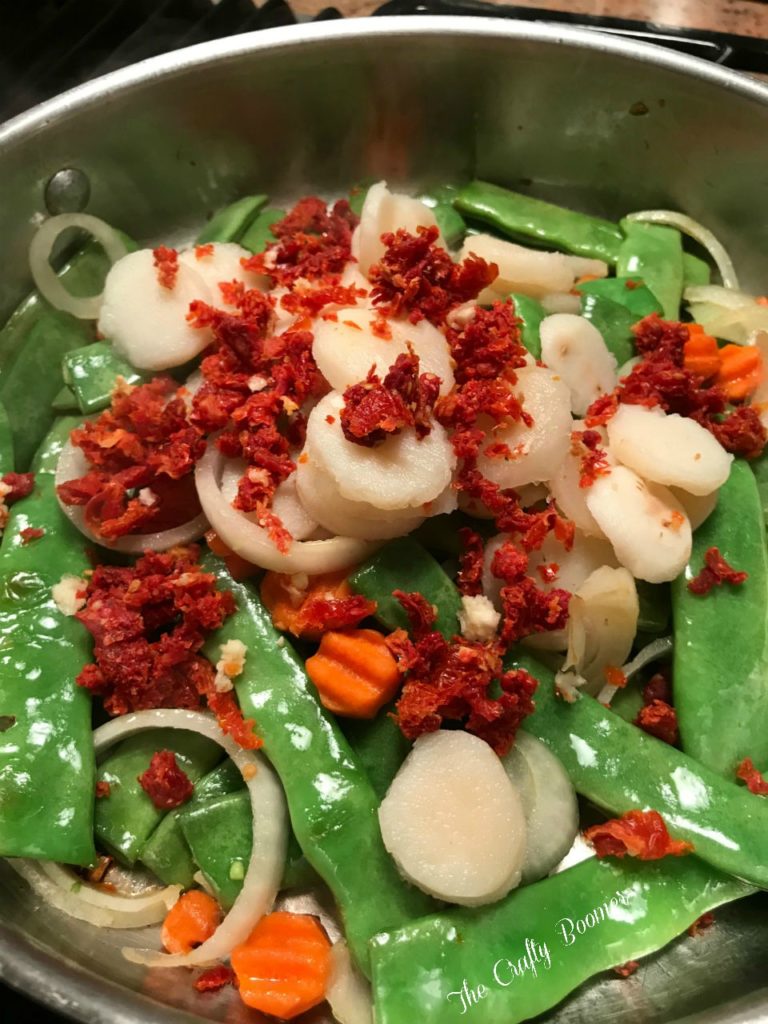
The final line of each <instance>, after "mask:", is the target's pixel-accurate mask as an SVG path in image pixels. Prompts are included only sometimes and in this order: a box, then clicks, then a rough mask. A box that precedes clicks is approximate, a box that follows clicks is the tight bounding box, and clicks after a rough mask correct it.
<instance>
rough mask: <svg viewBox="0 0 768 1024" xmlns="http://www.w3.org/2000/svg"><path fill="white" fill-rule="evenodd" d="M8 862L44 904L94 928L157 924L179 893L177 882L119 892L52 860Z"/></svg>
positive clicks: (143, 926) (179, 887)
mask: <svg viewBox="0 0 768 1024" xmlns="http://www.w3.org/2000/svg"><path fill="white" fill-rule="evenodd" d="M8 863H9V864H10V865H11V867H12V868H13V869H14V870H15V871H17V872H18V873H19V874H20V875H21V877H22V878H24V879H25V880H26V881H27V882H29V884H30V886H31V887H32V889H34V891H35V892H36V893H37V895H38V896H40V898H41V899H42V900H44V901H45V903H46V904H47V905H48V906H51V907H55V909H56V910H59V911H61V913H62V914H66V915H67V916H68V917H74V918H77V920H78V921H86V922H87V923H88V924H92V925H94V926H95V927H96V928H145V927H147V926H148V925H152V924H159V923H160V921H162V920H163V919H164V918H165V915H166V914H167V913H168V911H169V910H170V909H171V907H172V906H173V905H174V903H175V902H176V900H177V899H178V898H179V896H180V894H181V886H180V885H169V886H167V887H166V888H164V889H156V890H154V891H153V892H150V893H147V894H146V895H145V896H120V895H118V894H117V893H113V892H106V891H104V890H102V889H95V888H93V887H92V886H90V885H88V884H87V883H86V882H84V881H83V880H82V879H81V878H79V877H78V876H77V875H75V874H74V873H73V872H72V871H69V870H67V868H64V867H62V866H61V864H57V863H55V862H54V861H49V860H42V861H37V860H26V859H24V860H9V861H8Z"/></svg>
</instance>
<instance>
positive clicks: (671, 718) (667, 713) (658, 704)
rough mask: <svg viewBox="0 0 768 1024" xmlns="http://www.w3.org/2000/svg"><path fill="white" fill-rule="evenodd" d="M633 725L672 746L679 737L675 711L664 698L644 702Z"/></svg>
mask: <svg viewBox="0 0 768 1024" xmlns="http://www.w3.org/2000/svg"><path fill="white" fill-rule="evenodd" d="M635 725H638V726H640V728H641V729H642V730H643V731H644V732H647V733H649V734H650V735H651V736H655V737H656V739H659V740H663V742H664V743H669V744H670V746H673V747H674V746H675V745H676V744H677V742H678V740H679V739H680V731H679V728H678V724H677V712H676V711H675V709H674V708H673V707H672V705H671V704H668V703H667V701H665V700H651V701H649V702H648V703H646V704H645V705H644V706H643V707H642V708H640V710H639V711H638V713H637V717H636V718H635Z"/></svg>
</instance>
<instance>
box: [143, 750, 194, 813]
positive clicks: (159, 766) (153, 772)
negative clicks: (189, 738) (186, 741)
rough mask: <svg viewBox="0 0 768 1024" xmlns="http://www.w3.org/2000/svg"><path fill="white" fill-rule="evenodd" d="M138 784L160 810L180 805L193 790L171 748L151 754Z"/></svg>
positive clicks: (171, 808)
mask: <svg viewBox="0 0 768 1024" xmlns="http://www.w3.org/2000/svg"><path fill="white" fill-rule="evenodd" d="M139 785H140V786H141V788H142V789H143V790H144V792H145V793H146V794H147V796H148V797H149V799H150V800H151V801H152V803H153V804H154V805H155V807H157V809H158V810H160V811H172V810H173V808H174V807H181V805H182V804H184V803H186V802H187V800H189V798H190V797H191V796H192V794H193V793H194V791H195V787H194V785H193V783H192V780H191V779H190V778H189V776H188V775H187V774H186V772H184V771H183V770H182V769H181V768H180V767H179V763H178V761H177V760H176V755H175V754H174V753H173V751H172V750H158V751H156V752H155V753H154V754H153V755H152V760H151V761H150V762H149V767H148V768H147V770H146V771H145V772H143V773H142V774H141V775H139Z"/></svg>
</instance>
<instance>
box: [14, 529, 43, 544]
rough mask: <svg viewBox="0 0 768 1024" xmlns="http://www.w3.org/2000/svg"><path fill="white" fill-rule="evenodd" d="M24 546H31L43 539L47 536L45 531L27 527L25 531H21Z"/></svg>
mask: <svg viewBox="0 0 768 1024" xmlns="http://www.w3.org/2000/svg"><path fill="white" fill-rule="evenodd" d="M19 536H20V537H21V543H22V544H29V543H31V542H32V541H33V540H40V538H41V537H44V536H45V530H43V529H41V528H40V527H39V526H26V527H25V528H24V529H23V530H20V531H19Z"/></svg>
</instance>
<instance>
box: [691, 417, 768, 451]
mask: <svg viewBox="0 0 768 1024" xmlns="http://www.w3.org/2000/svg"><path fill="white" fill-rule="evenodd" d="M704 426H706V427H707V429H708V430H711V431H712V433H713V434H714V435H715V437H716V438H717V440H718V441H719V442H720V444H721V445H722V446H723V448H725V450H726V451H727V452H731V453H732V454H733V455H740V456H741V457H742V458H745V459H756V458H757V457H758V456H760V455H762V453H763V449H764V448H765V445H766V442H767V441H768V433H766V430H765V427H764V426H763V422H762V420H761V419H760V413H759V412H758V411H757V409H755V408H754V407H753V406H751V405H743V406H741V407H740V408H738V409H734V411H733V412H732V413H731V414H730V415H729V416H726V417H725V419H724V420H716V419H711V420H708V421H707V422H706V423H704Z"/></svg>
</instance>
